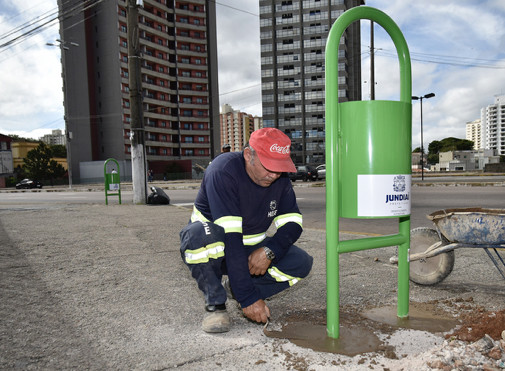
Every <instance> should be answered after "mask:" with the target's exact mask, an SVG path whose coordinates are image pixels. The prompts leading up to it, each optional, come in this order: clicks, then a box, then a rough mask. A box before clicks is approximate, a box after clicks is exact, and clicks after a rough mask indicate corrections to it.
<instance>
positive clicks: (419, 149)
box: [412, 147, 421, 153]
mask: <svg viewBox="0 0 505 371" xmlns="http://www.w3.org/2000/svg"><path fill="white" fill-rule="evenodd" d="M412 153H421V147H417V148H416V149H414V150H413V151H412Z"/></svg>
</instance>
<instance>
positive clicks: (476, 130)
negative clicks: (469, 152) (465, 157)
mask: <svg viewBox="0 0 505 371" xmlns="http://www.w3.org/2000/svg"><path fill="white" fill-rule="evenodd" d="M481 131H482V124H481V121H480V119H477V120H474V121H470V122H467V123H466V139H467V140H471V141H472V142H473V149H474V150H479V149H481V148H482V137H481Z"/></svg>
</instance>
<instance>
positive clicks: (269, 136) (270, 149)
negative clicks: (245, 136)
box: [249, 128, 296, 173]
mask: <svg viewBox="0 0 505 371" xmlns="http://www.w3.org/2000/svg"><path fill="white" fill-rule="evenodd" d="M249 145H250V146H251V147H252V148H253V149H254V150H255V151H256V153H257V154H258V157H259V159H260V162H261V164H262V165H263V166H264V167H265V168H266V169H267V170H270V171H278V172H288V173H294V172H296V167H295V164H293V161H292V160H291V156H290V153H291V151H290V147H291V140H290V139H289V137H288V136H287V135H286V134H284V133H283V132H282V131H280V130H279V129H276V128H263V129H259V130H256V131H254V132H253V133H252V134H251V137H250V138H249Z"/></svg>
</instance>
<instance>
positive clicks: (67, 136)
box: [46, 39, 79, 189]
mask: <svg viewBox="0 0 505 371" xmlns="http://www.w3.org/2000/svg"><path fill="white" fill-rule="evenodd" d="M56 41H57V42H58V44H53V43H46V45H48V46H56V47H59V48H60V49H61V69H62V71H63V74H62V77H63V95H64V97H63V109H64V113H63V119H64V120H65V139H66V141H65V142H66V146H67V171H68V188H70V189H72V151H71V150H70V142H71V141H72V133H71V132H69V131H68V99H67V81H66V80H67V78H66V77H67V71H66V69H65V64H64V58H65V54H64V51H66V50H69V49H70V48H69V47H68V46H66V45H71V46H79V44H77V43H75V42H66V41H63V40H60V39H56Z"/></svg>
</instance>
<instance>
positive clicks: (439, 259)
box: [410, 228, 454, 286]
mask: <svg viewBox="0 0 505 371" xmlns="http://www.w3.org/2000/svg"><path fill="white" fill-rule="evenodd" d="M436 242H440V237H439V235H438V232H437V231H436V230H434V229H431V228H415V229H412V230H411V231H410V254H417V253H423V252H425V251H426V250H427V249H428V248H429V247H430V246H431V245H433V244H434V243H436ZM442 243H443V244H444V245H445V244H447V243H448V241H447V240H446V239H445V238H444V237H442ZM453 268H454V250H451V251H448V252H445V253H442V254H439V255H436V256H433V257H431V258H427V259H420V260H416V261H411V262H410V280H411V281H412V282H414V283H417V284H418V285H424V286H429V285H435V284H437V283H440V282H442V281H443V280H444V279H445V278H446V277H447V276H448V275H449V274H450V273H451V272H452V269H453Z"/></svg>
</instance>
